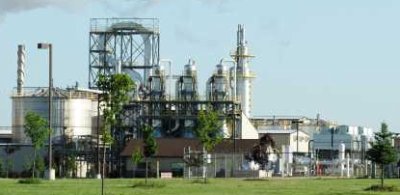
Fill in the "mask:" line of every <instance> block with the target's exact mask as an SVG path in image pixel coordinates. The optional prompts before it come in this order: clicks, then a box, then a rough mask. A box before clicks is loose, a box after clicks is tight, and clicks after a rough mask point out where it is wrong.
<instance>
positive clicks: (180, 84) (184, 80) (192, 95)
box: [176, 60, 197, 100]
mask: <svg viewBox="0 0 400 195" xmlns="http://www.w3.org/2000/svg"><path fill="white" fill-rule="evenodd" d="M176 97H177V98H178V100H195V99H197V71H196V66H195V64H194V61H193V60H189V62H188V64H186V65H185V66H184V72H183V75H182V76H180V77H179V79H178V80H177V81H176Z"/></svg>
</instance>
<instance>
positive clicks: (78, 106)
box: [11, 88, 97, 143]
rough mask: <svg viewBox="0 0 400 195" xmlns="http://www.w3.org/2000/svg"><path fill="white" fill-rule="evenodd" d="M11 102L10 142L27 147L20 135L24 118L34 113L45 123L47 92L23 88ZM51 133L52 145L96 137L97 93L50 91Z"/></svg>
mask: <svg viewBox="0 0 400 195" xmlns="http://www.w3.org/2000/svg"><path fill="white" fill-rule="evenodd" d="M11 99H12V132H13V142H16V143H29V142H30V140H29V138H27V136H26V135H25V132H24V124H25V120H24V118H25V115H26V113H28V112H29V111H31V112H35V113H37V114H39V115H40V116H42V117H43V118H44V119H46V120H48V108H49V107H48V106H49V103H48V90H47V88H24V90H23V93H22V94H21V93H17V92H14V93H13V95H12V96H11ZM52 129H53V140H54V141H55V142H57V141H59V140H60V139H62V137H63V135H65V136H67V137H70V138H73V137H77V136H82V135H93V134H96V133H97V92H95V91H85V90H79V89H66V90H64V89H58V88H56V89H54V96H53V106H52Z"/></svg>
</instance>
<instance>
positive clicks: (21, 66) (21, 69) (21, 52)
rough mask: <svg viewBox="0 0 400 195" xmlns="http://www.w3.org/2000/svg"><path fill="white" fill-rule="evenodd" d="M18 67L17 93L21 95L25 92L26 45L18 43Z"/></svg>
mask: <svg viewBox="0 0 400 195" xmlns="http://www.w3.org/2000/svg"><path fill="white" fill-rule="evenodd" d="M17 55H18V61H17V64H18V69H17V93H18V95H21V94H22V93H23V89H22V88H23V87H24V83H25V60H26V59H25V57H26V52H25V45H18V53H17Z"/></svg>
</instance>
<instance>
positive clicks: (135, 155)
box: [131, 149, 143, 177]
mask: <svg viewBox="0 0 400 195" xmlns="http://www.w3.org/2000/svg"><path fill="white" fill-rule="evenodd" d="M142 159H143V155H142V153H141V152H140V149H137V150H135V151H134V152H132V156H131V161H132V164H133V177H135V171H136V166H137V165H138V164H139V162H140V161H141V160H142Z"/></svg>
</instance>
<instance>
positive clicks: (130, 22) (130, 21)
mask: <svg viewBox="0 0 400 195" xmlns="http://www.w3.org/2000/svg"><path fill="white" fill-rule="evenodd" d="M159 45H160V32H159V21H158V19H156V18H93V19H91V20H90V33H89V88H97V86H96V82H97V79H98V77H99V75H100V74H104V75H110V74H114V73H121V72H122V73H126V74H128V75H130V76H131V78H132V79H133V80H134V81H135V82H136V83H137V84H139V85H140V84H143V85H144V84H146V82H147V78H148V77H149V75H150V71H151V68H152V67H153V66H155V65H158V63H159V58H160V54H159ZM138 69H142V70H143V72H138Z"/></svg>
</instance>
